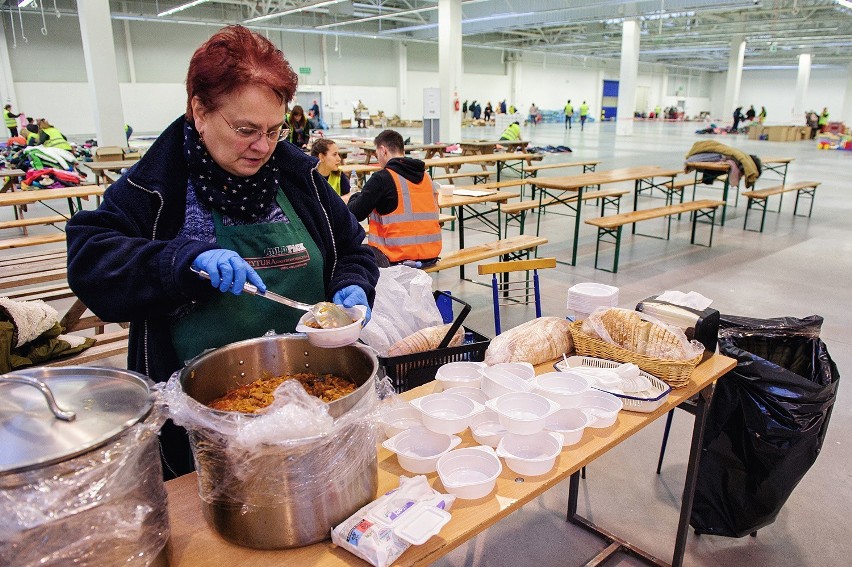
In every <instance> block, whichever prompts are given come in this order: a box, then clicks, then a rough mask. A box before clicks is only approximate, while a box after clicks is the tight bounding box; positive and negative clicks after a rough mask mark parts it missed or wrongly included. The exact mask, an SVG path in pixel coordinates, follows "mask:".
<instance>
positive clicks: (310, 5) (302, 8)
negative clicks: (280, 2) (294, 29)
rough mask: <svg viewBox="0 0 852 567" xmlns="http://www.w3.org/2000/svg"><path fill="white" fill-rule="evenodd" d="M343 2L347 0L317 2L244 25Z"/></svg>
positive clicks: (261, 17)
mask: <svg viewBox="0 0 852 567" xmlns="http://www.w3.org/2000/svg"><path fill="white" fill-rule="evenodd" d="M341 2H346V0H323V1H322V2H317V3H316V4H308V5H305V6H299V7H298V8H290V9H288V10H281V11H280V12H274V13H272V14H266V15H265V16H257V17H256V18H250V19H248V20H245V21H244V22H243V23H244V24H253V23H256V22H262V21H264V20H271V19H272V18H280V17H281V16H287V15H288V14H296V13H298V12H304V11H305V10H311V9H313V8H322V7H323V6H331V5H332V4H340V3H341Z"/></svg>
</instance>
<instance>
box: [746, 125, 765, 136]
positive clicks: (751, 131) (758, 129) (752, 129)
mask: <svg viewBox="0 0 852 567" xmlns="http://www.w3.org/2000/svg"><path fill="white" fill-rule="evenodd" d="M765 132H766V126H763V125H762V124H758V125H753V126H749V127H748V139H749V140H759V139H760V135H761V134H764V133H765Z"/></svg>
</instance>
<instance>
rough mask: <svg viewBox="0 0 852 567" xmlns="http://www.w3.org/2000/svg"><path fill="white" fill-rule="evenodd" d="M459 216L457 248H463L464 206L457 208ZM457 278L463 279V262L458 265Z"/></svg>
mask: <svg viewBox="0 0 852 567" xmlns="http://www.w3.org/2000/svg"><path fill="white" fill-rule="evenodd" d="M457 210H458V217H459V219H458V220H459V250H464V206H461V207H459V208H458V209H457ZM459 278H460V279H464V264H462V265H461V266H459Z"/></svg>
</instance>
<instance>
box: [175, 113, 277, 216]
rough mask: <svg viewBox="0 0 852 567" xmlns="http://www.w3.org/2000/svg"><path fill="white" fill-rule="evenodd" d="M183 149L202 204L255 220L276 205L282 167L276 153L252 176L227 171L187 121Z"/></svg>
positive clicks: (193, 183)
mask: <svg viewBox="0 0 852 567" xmlns="http://www.w3.org/2000/svg"><path fill="white" fill-rule="evenodd" d="M183 149H184V150H185V151H186V162H187V165H188V168H189V181H190V186H191V187H193V188H194V189H195V194H196V196H197V197H198V201H199V203H202V204H203V205H204V206H205V207H209V208H211V209H213V208H215V209H216V210H218V211H220V212H221V213H223V214H224V215H227V216H229V217H232V218H234V219H240V220H246V221H250V222H255V221H258V220H260V218H261V217H264V216H266V214H267V213H268V212H269V210H270V208H271V207H273V206H275V195H276V194H277V193H278V190H279V189H280V188H281V169H280V168H279V167H278V165H277V163H276V159H275V154H273V155H272V157H271V158H270V159H269V161H268V162H266V163H265V164H263V166H262V167H261V168H260V169H259V170H258V172H257V173H255V174H254V175H252V176H251V177H239V176H237V175H233V174H230V173H228V172H227V171H225V170H223V169H222V168H221V167H219V166H218V165H217V164H216V162H214V161H213V158H211V157H210V154H209V153H208V152H207V148H206V147H205V146H204V142H203V141H202V140H201V136H200V135H199V133H198V130H196V129H195V125H194V124H191V123H190V122H188V121H187V122H186V123H185V124H184V128H183Z"/></svg>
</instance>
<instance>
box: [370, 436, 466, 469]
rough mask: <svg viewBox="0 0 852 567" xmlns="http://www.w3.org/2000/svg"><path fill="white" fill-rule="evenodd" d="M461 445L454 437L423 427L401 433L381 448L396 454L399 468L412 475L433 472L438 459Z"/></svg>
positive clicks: (457, 438) (456, 437)
mask: <svg viewBox="0 0 852 567" xmlns="http://www.w3.org/2000/svg"><path fill="white" fill-rule="evenodd" d="M459 443H461V438H460V437H458V436H456V435H446V434H443V433H434V432H432V431H429V430H428V429H425V428H423V427H414V428H412V429H406V430H405V431H402V432H400V433H398V434H396V435H394V436H393V437H391V438H390V439H388V440H387V441H385V442H384V443H382V447H384V448H385V449H387V450H388V451H390V452H392V453H396V458H397V459H398V460H399V466H401V467H402V468H404V469H405V470H407V471H408V472H412V473H414V474H428V473H431V472H435V470H436V467H437V464H438V459H440V458H441V456H442V455H444V454H445V453H447V452H449V451H451V450H452V449H455V448H456V447H458V445H459Z"/></svg>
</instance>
